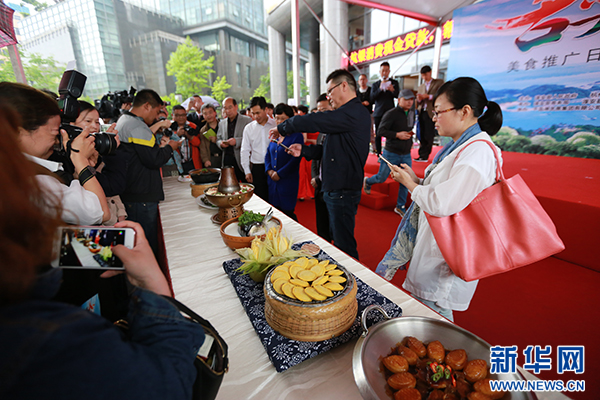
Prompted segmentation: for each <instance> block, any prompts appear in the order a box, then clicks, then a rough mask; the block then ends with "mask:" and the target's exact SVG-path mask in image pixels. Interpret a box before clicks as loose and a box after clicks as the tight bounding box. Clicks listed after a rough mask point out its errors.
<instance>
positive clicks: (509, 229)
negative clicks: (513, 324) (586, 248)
mask: <svg viewBox="0 0 600 400" xmlns="http://www.w3.org/2000/svg"><path fill="white" fill-rule="evenodd" d="M475 142H485V143H487V144H488V145H489V146H490V147H491V149H492V151H493V152H494V155H495V157H496V165H497V169H496V182H495V183H494V184H493V185H492V186H490V187H489V188H487V189H485V190H483V191H482V192H481V193H480V194H479V195H478V196H477V197H476V198H475V199H474V200H473V201H472V202H471V204H469V205H468V206H467V207H466V208H465V209H464V210H462V211H460V212H457V213H456V214H453V215H450V216H448V217H434V216H432V215H429V214H427V213H425V215H426V217H427V221H428V222H429V225H430V226H431V230H432V232H433V236H434V237H435V240H436V242H437V244H438V246H439V248H440V250H441V252H442V255H443V256H444V259H445V260H446V263H448V266H449V267H450V269H451V270H452V272H454V274H455V275H456V276H458V277H459V278H461V279H464V280H465V281H467V282H469V281H473V280H476V279H481V278H486V277H488V276H492V275H496V274H500V273H502V272H507V271H510V270H513V269H516V268H519V267H523V266H525V265H528V264H531V263H534V262H536V261H539V260H542V259H544V258H546V257H550V256H551V255H553V254H556V253H559V252H561V251H563V250H564V249H565V245H564V244H563V242H562V240H561V239H560V237H559V236H558V234H557V232H556V227H555V226H554V223H553V222H552V220H551V219H550V217H549V216H548V214H547V213H546V211H544V209H543V208H542V205H541V204H540V202H539V201H538V200H537V199H536V197H535V196H534V194H533V193H532V192H531V189H529V187H528V186H527V184H526V183H525V181H523V178H521V176H520V175H515V176H513V177H512V178H509V179H506V178H505V177H504V172H503V171H502V168H501V167H500V159H499V157H498V152H497V150H496V147H495V146H494V145H493V144H492V143H490V142H489V141H487V140H474V141H473V142H471V143H469V145H470V144H472V143H475ZM467 146H468V145H467ZM467 146H465V147H463V148H462V149H461V151H460V152H462V151H463V150H464V149H465V148H466V147H467ZM460 152H459V153H458V155H457V157H456V158H458V157H459V156H460Z"/></svg>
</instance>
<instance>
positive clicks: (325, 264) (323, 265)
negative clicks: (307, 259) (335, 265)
mask: <svg viewBox="0 0 600 400" xmlns="http://www.w3.org/2000/svg"><path fill="white" fill-rule="evenodd" d="M319 265H321V266H322V267H323V268H325V267H326V266H327V265H329V260H323V261H321V262H319Z"/></svg>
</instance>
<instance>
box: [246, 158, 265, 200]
mask: <svg viewBox="0 0 600 400" xmlns="http://www.w3.org/2000/svg"><path fill="white" fill-rule="evenodd" d="M250 173H251V174H252V184H253V185H254V194H255V195H257V196H258V197H260V198H261V199H263V200H264V201H266V202H267V203H268V202H269V184H268V183H267V172H266V171H265V164H252V166H251V167H250Z"/></svg>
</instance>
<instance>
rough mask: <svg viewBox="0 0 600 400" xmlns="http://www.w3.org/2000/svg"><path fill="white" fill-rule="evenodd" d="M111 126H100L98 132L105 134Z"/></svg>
mask: <svg viewBox="0 0 600 400" xmlns="http://www.w3.org/2000/svg"><path fill="white" fill-rule="evenodd" d="M111 125H112V124H100V132H107V131H108V128H110V126H111Z"/></svg>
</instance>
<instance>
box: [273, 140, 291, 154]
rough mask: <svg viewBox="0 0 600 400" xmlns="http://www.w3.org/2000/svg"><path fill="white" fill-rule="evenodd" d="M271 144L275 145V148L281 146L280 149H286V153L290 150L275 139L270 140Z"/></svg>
mask: <svg viewBox="0 0 600 400" xmlns="http://www.w3.org/2000/svg"><path fill="white" fill-rule="evenodd" d="M271 142H273V143H277V146H281V147H283V148H284V149H286V150H287V151H290V148H289V147H287V146H286V145H285V144H283V143H279V141H278V140H277V139H271Z"/></svg>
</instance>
